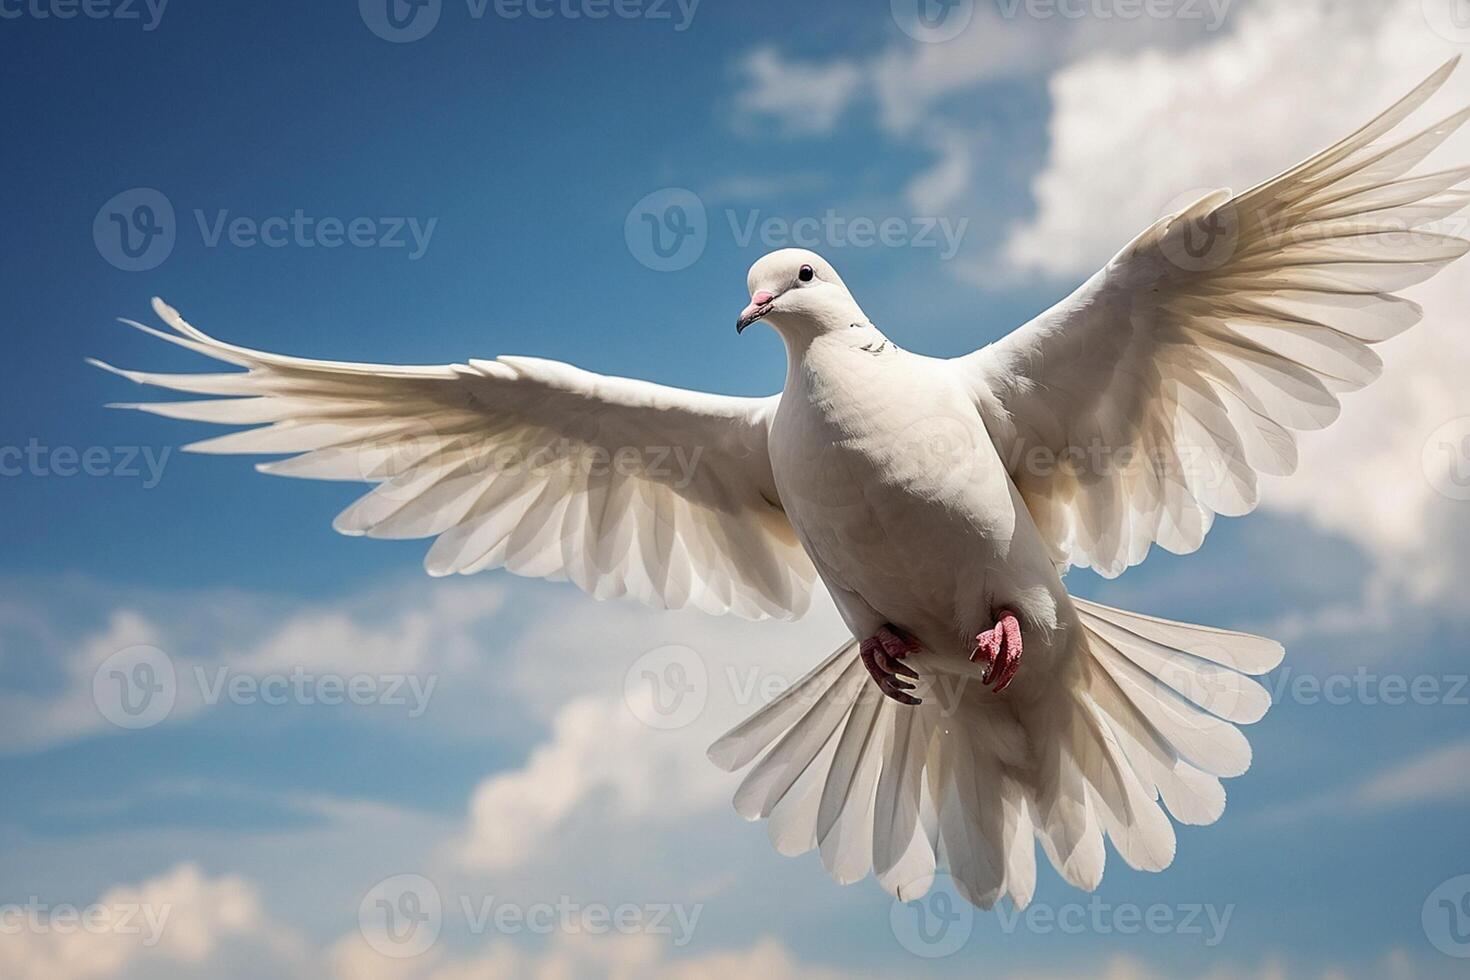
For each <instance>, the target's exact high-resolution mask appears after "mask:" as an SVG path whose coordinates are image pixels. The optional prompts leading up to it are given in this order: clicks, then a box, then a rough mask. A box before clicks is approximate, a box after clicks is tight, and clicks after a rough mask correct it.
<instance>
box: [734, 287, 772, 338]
mask: <svg viewBox="0 0 1470 980" xmlns="http://www.w3.org/2000/svg"><path fill="white" fill-rule="evenodd" d="M775 301H776V294H775V293H773V292H770V291H768V290H765V289H762V290H761V291H760V292H758V293H756V294H755V295H754V296H752V297H751V298H750V305H749V306H747V307H746V308H745V309H744V310H742V311H741V312H740V319H739V320H736V321H735V332H736V333H744V332H745V328H746V327H748V326H750V325H751V324H752V323H754V322H755V321H757V320H759V319H760V318H761V317H763V316H765V315H766V314H767V313H769V312H771V304H772V303H774V302H775Z"/></svg>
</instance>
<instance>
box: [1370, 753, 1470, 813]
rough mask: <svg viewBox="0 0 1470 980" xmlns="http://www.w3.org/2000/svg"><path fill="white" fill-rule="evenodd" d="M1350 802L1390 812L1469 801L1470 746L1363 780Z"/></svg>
mask: <svg viewBox="0 0 1470 980" xmlns="http://www.w3.org/2000/svg"><path fill="white" fill-rule="evenodd" d="M1352 798H1353V799H1355V800H1357V801H1358V802H1359V803H1361V804H1363V805H1364V806H1367V807H1373V808H1391V807H1404V806H1415V805H1419V804H1425V803H1452V802H1459V801H1462V800H1467V799H1470V742H1460V743H1458V744H1456V745H1447V746H1444V747H1443V748H1440V749H1434V750H1432V751H1429V752H1426V753H1424V754H1423V755H1420V756H1418V757H1416V758H1413V759H1406V760H1404V762H1402V763H1401V764H1399V765H1397V766H1394V767H1393V768H1392V769H1389V770H1387V771H1385V772H1381V773H1378V774H1377V775H1375V776H1373V777H1372V778H1370V779H1368V780H1365V781H1364V782H1363V783H1361V784H1360V785H1359V786H1358V788H1357V789H1356V790H1355V791H1354V792H1353V794H1352Z"/></svg>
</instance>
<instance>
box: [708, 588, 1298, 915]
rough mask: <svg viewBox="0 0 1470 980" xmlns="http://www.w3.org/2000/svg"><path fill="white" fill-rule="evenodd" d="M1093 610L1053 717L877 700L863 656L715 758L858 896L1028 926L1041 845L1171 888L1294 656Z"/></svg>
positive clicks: (719, 745)
mask: <svg viewBox="0 0 1470 980" xmlns="http://www.w3.org/2000/svg"><path fill="white" fill-rule="evenodd" d="M1074 602H1075V603H1076V607H1077V611H1078V615H1079V618H1080V620H1081V624H1082V634H1081V636H1080V637H1079V638H1078V642H1079V645H1080V647H1081V650H1080V656H1079V657H1078V658H1077V661H1078V670H1077V671H1076V678H1075V680H1074V681H1072V682H1070V683H1067V684H1059V685H1058V691H1057V692H1056V695H1055V696H1051V695H1048V696H1045V697H1043V699H1042V700H1041V701H1039V702H1034V703H1021V702H1014V703H1013V702H1010V701H1009V700H1008V699H1006V698H1004V697H1000V698H998V697H996V696H995V695H994V694H992V693H991V692H989V691H988V690H986V689H985V688H984V687H983V686H982V685H980V684H978V683H966V682H965V680H964V678H960V677H955V676H952V675H947V674H932V675H927V674H926V677H925V678H924V679H923V680H921V682H920V691H919V693H920V695H921V696H922V697H923V700H924V703H923V704H922V705H920V706H919V707H914V708H911V707H906V706H903V705H899V704H896V703H894V702H893V701H890V700H888V699H887V698H885V697H883V696H882V694H881V693H880V692H879V691H878V690H877V688H876V686H875V685H873V684H872V683H871V682H870V680H869V678H868V675H867V673H866V671H865V670H864V668H863V666H862V664H861V661H860V660H859V658H858V644H857V642H856V641H851V642H848V643H844V644H843V645H842V646H841V647H839V648H838V649H837V650H836V651H835V652H834V653H833V654H832V655H831V656H830V657H828V658H827V659H826V660H825V661H823V662H822V663H821V664H820V665H818V666H817V667H816V668H815V669H814V670H813V671H812V672H811V673H809V674H808V675H807V676H806V677H804V678H803V679H802V680H801V681H800V682H798V683H797V684H796V685H794V686H793V687H791V688H790V689H788V690H787V691H785V692H784V693H783V694H781V695H780V696H779V697H777V698H776V699H775V700H774V701H772V702H771V703H770V704H768V705H766V706H765V707H764V708H762V709H761V710H760V711H758V712H756V713H755V714H754V715H752V716H751V717H750V718H749V719H748V720H746V721H745V722H744V723H742V724H741V725H739V726H737V727H736V728H735V729H733V730H732V731H731V732H729V733H728V734H727V735H725V736H724V737H723V738H721V739H720V740H719V741H717V742H716V743H715V744H714V745H713V746H711V748H710V750H709V755H710V759H711V760H712V761H713V762H714V763H715V764H716V765H718V766H720V767H721V768H723V769H726V770H730V771H735V770H738V769H742V768H744V767H745V766H747V765H751V763H754V765H753V766H752V767H751V770H750V772H749V773H748V774H747V775H746V777H745V779H744V781H743V782H742V783H741V785H740V788H739V789H738V790H737V791H736V794H735V807H736V810H737V811H738V812H739V813H740V814H741V815H742V816H744V817H745V818H746V819H748V820H758V819H762V818H768V819H769V826H768V830H769V834H770V837H771V841H772V843H773V844H775V846H776V849H777V850H778V851H780V852H781V853H782V854H787V855H796V854H802V853H805V852H807V851H810V850H813V849H816V850H817V851H818V852H819V854H820V855H821V860H822V864H823V866H824V867H825V868H826V869H827V871H828V873H830V874H831V875H832V877H833V878H835V879H836V880H837V881H838V882H840V883H842V884H849V883H851V882H855V881H858V880H860V879H862V878H864V877H866V876H867V874H868V873H869V872H870V871H871V872H873V873H875V874H876V875H877V877H878V880H879V882H880V883H881V884H882V885H883V887H884V888H886V889H887V890H888V891H889V892H890V893H892V894H893V895H895V896H897V897H899V898H900V899H902V900H905V901H908V900H912V899H915V898H918V897H921V896H922V895H924V894H925V893H926V892H927V891H928V889H929V888H930V886H931V884H932V883H933V881H934V878H935V875H936V873H937V872H938V871H939V870H941V869H944V870H947V871H948V873H949V875H950V877H951V878H952V879H953V881H954V885H955V888H956V890H957V891H958V892H959V893H960V894H961V895H962V896H963V897H964V898H965V899H966V900H968V901H970V902H972V903H973V904H975V905H977V906H979V907H981V908H985V909H989V908H991V907H993V906H994V905H995V903H996V902H997V901H999V900H1000V898H1001V897H1002V896H1009V897H1010V899H1011V901H1012V902H1013V903H1015V905H1016V906H1017V907H1018V908H1024V907H1025V906H1026V905H1027V904H1028V903H1029V902H1030V901H1031V898H1032V896H1033V894H1034V893H1035V889H1036V853H1035V841H1034V840H1033V838H1035V839H1037V840H1039V841H1040V842H1041V846H1042V850H1043V851H1044V852H1045V853H1046V855H1047V857H1048V858H1049V859H1050V861H1051V862H1052V865H1053V866H1054V867H1055V868H1056V869H1057V871H1058V873H1059V874H1061V875H1062V877H1064V878H1065V879H1066V880H1067V881H1069V882H1070V883H1072V884H1073V885H1075V886H1077V887H1079V888H1082V889H1085V890H1089V891H1090V890H1092V889H1094V888H1096V887H1097V885H1098V883H1099V882H1100V881H1101V879H1102V873H1103V865H1104V857H1105V851H1104V847H1103V838H1104V836H1106V837H1107V838H1109V839H1110V840H1112V842H1113V847H1114V849H1115V850H1117V852H1118V853H1119V855H1120V856H1121V857H1122V858H1123V860H1124V861H1126V862H1127V863H1128V864H1129V865H1130V866H1132V867H1134V868H1138V869H1140V870H1148V871H1160V870H1162V869H1164V868H1165V867H1167V866H1168V865H1169V864H1170V862H1171V861H1172V860H1173V857H1174V850H1175V839H1174V829H1173V825H1172V824H1171V823H1170V821H1169V819H1168V817H1166V816H1165V814H1164V811H1165V809H1167V811H1168V813H1169V814H1171V815H1172V816H1173V818H1174V819H1175V820H1176V821H1178V822H1180V823H1184V824H1209V823H1213V822H1214V821H1215V820H1217V819H1219V817H1220V815H1221V813H1222V812H1223V811H1224V807H1225V791H1224V789H1223V787H1222V786H1221V785H1220V780H1221V779H1222V778H1225V777H1230V776H1237V775H1240V774H1241V773H1243V772H1245V770H1246V769H1247V768H1248V767H1249V765H1250V758H1251V754H1250V745H1249V744H1248V743H1247V742H1246V740H1245V737H1244V736H1243V735H1242V734H1241V732H1240V730H1239V729H1238V728H1237V727H1236V725H1244V724H1250V723H1252V722H1255V721H1257V720H1259V719H1260V718H1261V717H1262V716H1263V715H1264V714H1265V712H1266V710H1267V708H1269V707H1270V697H1269V695H1268V693H1267V692H1266V690H1265V688H1263V687H1262V686H1261V685H1260V684H1259V683H1257V682H1256V681H1254V680H1251V678H1250V676H1249V675H1253V674H1263V673H1265V672H1267V671H1269V670H1271V669H1272V668H1274V667H1275V666H1276V665H1277V664H1279V663H1280V661H1281V657H1282V655H1283V653H1284V651H1283V650H1282V648H1281V646H1280V645H1279V644H1277V643H1275V642H1273V641H1271V640H1267V639H1262V638H1260V637H1255V636H1249V635H1247V634H1243V633H1233V632H1229V631H1226V630H1218V629H1212V628H1210V627H1203V626H1191V625H1188V624H1184V623H1175V622H1171V621H1168V620H1162V619H1156V618H1153V617H1150V616H1143V615H1139V614H1136V613H1129V612H1123V611H1121V610H1116V609H1110V608H1108V607H1106V606H1101V605H1097V604H1096V603H1091V602H1086V601H1084V600H1080V599H1076V600H1074ZM1022 669H1023V670H1024V669H1025V668H1024V666H1023V668H1022ZM921 673H925V672H923V671H922V670H921ZM1013 704H1014V707H1013ZM757 757H759V758H757Z"/></svg>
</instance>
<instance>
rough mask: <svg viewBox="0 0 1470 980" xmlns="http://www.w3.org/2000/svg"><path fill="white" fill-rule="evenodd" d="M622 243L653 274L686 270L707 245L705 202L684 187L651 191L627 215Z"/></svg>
mask: <svg viewBox="0 0 1470 980" xmlns="http://www.w3.org/2000/svg"><path fill="white" fill-rule="evenodd" d="M623 240H624V241H626V242H627V243H628V251H629V252H631V253H632V255H633V258H635V259H637V260H638V261H639V262H640V263H642V264H643V265H644V266H647V267H648V268H650V269H652V270H653V271H654V272H678V271H679V270H680V269H687V268H689V267H690V266H691V265H693V264H694V263H696V262H698V261H699V257H700V256H701V255H703V254H704V247H705V246H706V245H707V244H709V217H708V215H707V214H706V213H705V210H704V202H703V201H701V200H700V199H699V195H698V194H695V193H694V192H693V191H691V190H686V189H685V188H683V187H666V188H664V189H663V190H661V191H654V192H653V193H652V194H649V195H646V196H645V197H644V198H643V199H642V200H640V201H639V202H638V203H637V204H635V205H633V209H632V210H631V211H629V212H628V217H627V220H626V221H624V222H623Z"/></svg>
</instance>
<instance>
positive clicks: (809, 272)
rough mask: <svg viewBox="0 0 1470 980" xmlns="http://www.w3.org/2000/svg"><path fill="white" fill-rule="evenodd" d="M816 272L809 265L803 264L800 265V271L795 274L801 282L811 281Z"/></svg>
mask: <svg viewBox="0 0 1470 980" xmlns="http://www.w3.org/2000/svg"><path fill="white" fill-rule="evenodd" d="M816 274H817V272H816V270H815V269H813V268H812V267H811V266H809V265H804V266H802V267H801V271H800V272H798V273H797V274H796V278H798V279H800V280H801V281H802V282H811V281H812V277H814V276H815V275H816Z"/></svg>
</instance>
